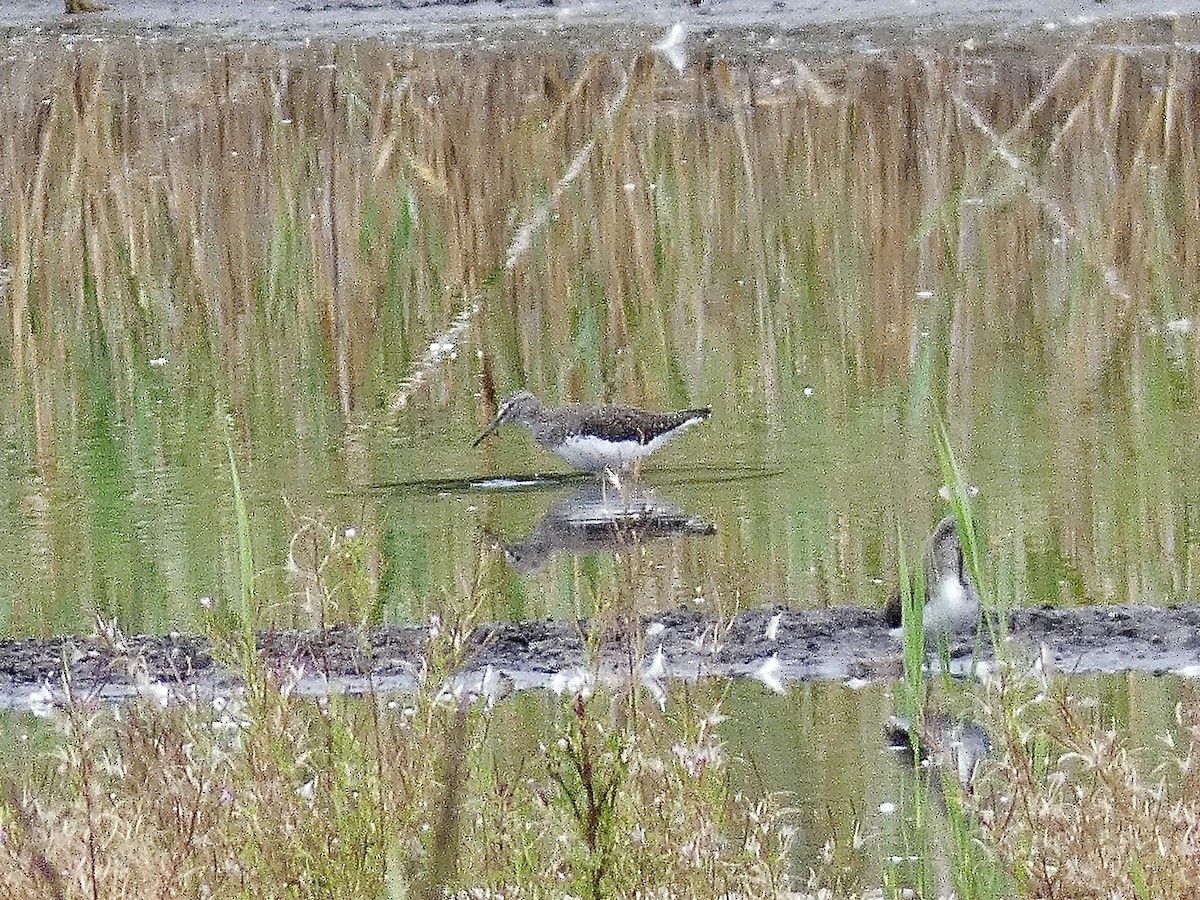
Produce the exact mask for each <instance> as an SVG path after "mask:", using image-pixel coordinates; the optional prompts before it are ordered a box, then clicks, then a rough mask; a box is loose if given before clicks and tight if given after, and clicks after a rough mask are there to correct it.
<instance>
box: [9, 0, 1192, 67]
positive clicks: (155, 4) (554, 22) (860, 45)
mask: <svg viewBox="0 0 1200 900" xmlns="http://www.w3.org/2000/svg"><path fill="white" fill-rule="evenodd" d="M107 2H108V4H109V5H110V6H111V7H112V8H111V9H109V10H107V11H105V12H100V13H89V14H87V15H83V16H65V15H63V12H62V10H63V4H62V2H61V0H10V2H8V3H6V4H4V5H3V8H0V28H4V27H9V28H13V29H35V30H38V31H41V32H46V33H48V34H52V35H53V34H61V35H62V37H63V39H64V40H66V39H69V38H70V36H72V35H75V36H78V37H80V38H82V39H84V40H93V39H96V38H101V39H103V38H105V37H113V36H120V35H139V36H143V37H149V38H153V39H160V38H161V39H167V40H175V39H177V40H182V41H189V42H196V41H241V40H250V41H271V42H279V43H285V44H287V43H293V44H299V43H304V42H307V41H311V40H321V41H344V40H351V41H357V40H382V41H385V42H388V43H400V44H420V45H423V46H426V47H438V46H453V47H464V48H465V47H474V48H478V49H483V50H496V49H503V48H512V47H514V46H519V47H522V48H523V49H525V50H526V51H528V50H535V49H536V50H547V49H552V48H557V49H573V50H577V51H585V52H586V51H590V50H596V49H606V50H619V49H641V48H644V47H646V46H648V45H650V44H653V43H654V42H656V41H658V40H659V39H660V38H661V37H662V36H663V35H662V34H661V32H662V31H663V30H664V29H667V28H671V27H672V26H674V25H676V24H678V25H681V26H682V27H683V28H684V29H685V32H686V34H687V37H686V38H685V39H683V40H682V41H681V43H680V48H681V49H682V50H684V51H688V52H693V53H694V52H697V51H699V50H700V49H702V48H704V47H706V46H707V47H708V48H709V49H710V50H711V49H714V47H715V49H717V50H719V51H720V52H729V53H741V52H750V53H754V54H762V53H777V52H787V53H801V54H805V53H820V54H828V53H833V52H841V51H867V52H870V51H871V50H873V49H881V48H888V47H902V46H908V45H912V44H918V45H936V44H942V43H945V42H947V41H949V42H953V43H962V42H965V41H970V42H971V46H975V45H979V44H988V43H1001V44H1004V45H1007V46H1016V47H1025V48H1029V49H1036V48H1037V47H1046V46H1047V45H1049V44H1054V43H1063V44H1072V43H1074V42H1076V41H1080V40H1084V41H1093V42H1099V43H1114V44H1121V45H1145V44H1151V45H1168V46H1169V45H1171V44H1178V43H1179V42H1181V41H1182V42H1191V41H1196V40H1197V39H1198V38H1197V21H1198V20H1197V18H1196V16H1195V13H1194V11H1190V10H1185V9H1184V8H1182V7H1178V8H1176V10H1174V11H1171V12H1164V11H1163V7H1162V5H1161V4H1159V3H1155V2H1152V0H1112V2H1105V3H1100V2H1093V0H1045V2H1031V0H988V2H983V3H979V2H970V0H922V2H913V0H834V2H829V0H801V2H788V3H781V2H779V0H660V2H656V3H653V4H646V3H638V2H632V0H504V2H494V0H476V2H472V0H298V2H297V0H293V2H287V3H269V4H268V3H236V4H230V3H222V2H217V0H200V2H195V3H189V4H186V5H184V6H182V7H181V5H180V4H178V3H175V2H164V0H107Z"/></svg>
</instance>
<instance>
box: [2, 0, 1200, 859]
mask: <svg viewBox="0 0 1200 900" xmlns="http://www.w3.org/2000/svg"><path fill="white" fill-rule="evenodd" d="M1172 28H1173V29H1174V30H1173V31H1172V32H1171V35H1170V39H1169V40H1166V41H1164V40H1160V39H1157V38H1156V39H1155V40H1154V41H1153V42H1152V43H1143V44H1139V43H1138V41H1137V40H1133V41H1128V40H1125V39H1124V37H1123V36H1122V34H1118V32H1121V28H1120V26H1119V24H1118V25H1117V26H1113V25H1112V23H1109V24H1108V25H1106V26H1105V30H1104V32H1103V34H1098V35H1096V36H1095V40H1094V41H1091V42H1089V41H1087V40H1084V41H1081V42H1079V43H1077V44H1074V45H1072V46H1067V47H1065V48H1064V46H1062V45H1057V44H1056V45H1053V49H1052V52H1051V51H1047V50H1046V48H1045V47H1044V46H1043V45H1040V44H1032V43H1025V44H1023V45H1022V46H1019V47H1017V48H1016V49H1013V48H1012V47H1011V46H1006V45H1003V44H1004V41H1003V40H999V39H998V40H997V41H996V42H995V43H994V44H988V45H984V46H973V45H971V46H962V45H960V44H959V43H958V41H957V39H956V40H955V41H950V42H948V43H946V44H945V45H940V44H938V45H937V46H938V47H941V49H936V48H935V44H936V42H930V44H929V45H926V44H924V43H922V44H921V45H920V46H916V47H914V46H911V45H904V46H899V47H894V48H892V47H889V48H888V49H885V50H882V51H881V49H880V47H879V46H878V45H872V46H859V47H858V48H857V49H854V48H853V47H851V48H850V49H842V48H839V49H838V50H837V51H836V52H828V53H822V52H819V50H818V48H814V47H812V46H807V45H806V46H804V47H803V48H801V49H800V50H797V49H796V48H795V47H790V48H789V47H787V46H779V45H767V46H766V48H765V49H764V47H763V46H762V45H761V44H760V45H758V46H757V47H756V48H755V49H754V50H753V51H751V50H741V51H733V50H731V51H730V52H728V53H726V52H723V51H722V50H720V49H712V48H711V47H708V46H706V42H704V41H701V40H699V39H696V38H692V39H690V40H689V42H688V43H687V48H688V52H689V60H690V61H689V62H688V64H687V65H686V67H685V68H684V69H683V71H682V72H678V71H676V70H675V68H674V67H673V66H672V65H671V64H670V61H669V59H668V58H667V56H665V55H663V54H661V53H660V54H658V55H655V54H653V53H647V54H643V55H640V56H639V55H637V53H636V51H638V50H643V51H644V50H646V49H647V45H648V44H649V40H646V41H642V42H641V43H640V44H637V45H636V46H632V48H631V47H630V46H626V47H623V48H622V47H616V48H610V49H609V50H606V51H603V52H600V53H596V54H593V53H592V52H591V49H590V48H591V45H590V44H586V43H585V45H584V46H582V47H581V46H571V45H569V44H564V45H562V46H558V47H557V49H555V50H552V51H548V52H544V53H540V54H530V53H528V52H521V53H518V52H515V51H513V50H512V49H511V48H508V49H501V50H498V51H495V52H489V51H487V50H480V51H471V52H462V51H460V50H440V49H434V48H431V47H430V46H426V45H423V44H421V43H417V44H416V45H406V44H405V43H403V42H402V40H401V39H397V38H395V36H393V37H392V38H390V39H389V40H388V41H387V42H384V41H378V40H365V41H362V42H359V43H351V42H338V43H334V42H319V41H318V42H314V43H313V44H312V45H311V46H301V45H297V44H294V43H290V42H286V41H283V42H280V43H277V44H276V43H271V42H270V41H262V40H259V39H254V40H242V39H240V38H236V37H235V38H229V36H228V35H224V36H222V35H218V36H217V37H216V38H215V39H213V40H208V39H205V38H203V36H201V38H200V39H196V38H195V37H194V36H193V38H191V39H189V40H186V41H184V40H182V39H181V38H179V36H178V35H172V34H169V33H168V34H163V35H157V36H156V35H155V34H154V33H145V34H143V33H129V32H125V31H118V33H116V34H109V35H105V34H100V35H96V36H95V39H94V40H93V39H88V40H80V39H79V38H78V37H77V36H76V37H71V36H64V35H62V34H60V33H54V32H41V33H28V32H25V31H8V32H3V33H2V41H3V43H2V44H0V83H3V84H5V85H7V86H8V88H9V89H7V90H5V91H3V92H0V121H5V122H14V123H16V125H15V126H14V127H13V128H12V129H11V131H10V132H9V133H8V134H6V135H2V136H0V273H2V274H0V284H2V285H3V286H2V287H0V296H2V297H3V305H4V309H5V311H6V315H5V316H4V318H3V321H2V322H0V346H3V348H4V352H3V353H2V354H0V375H2V376H3V386H2V387H0V440H2V441H3V453H2V457H0V459H2V462H0V525H2V527H3V528H4V530H5V533H6V534H7V535H8V536H9V539H8V540H7V541H5V542H3V543H2V544H0V625H2V630H3V632H4V634H5V635H6V636H10V637H20V636H49V635H55V634H79V633H86V632H87V631H89V630H90V628H91V624H92V621H93V618H94V617H95V616H97V615H98V616H101V617H103V618H105V619H112V618H115V619H116V620H117V621H118V623H119V624H120V627H121V628H123V629H124V630H125V631H127V632H131V633H132V632H154V633H165V632H167V631H170V630H172V629H178V630H186V631H190V630H194V629H196V628H198V627H200V626H201V625H202V624H204V623H205V622H207V621H208V617H209V616H211V615H213V610H214V609H216V610H217V611H218V612H219V611H220V610H221V609H227V608H230V607H232V606H233V605H235V604H236V602H237V598H238V597H239V596H240V593H241V584H240V574H239V570H240V564H239V556H238V552H239V551H238V542H237V512H236V507H235V502H234V490H233V480H232V477H231V470H230V451H229V450H227V442H228V446H229V447H230V448H231V449H232V457H233V460H234V463H235V465H236V467H237V471H238V475H239V477H240V481H241V484H242V486H243V489H244V491H245V493H246V501H247V505H248V519H249V527H250V537H251V542H252V548H253V555H254V559H253V571H254V588H255V598H256V604H255V617H256V624H258V625H259V626H260V627H263V628H267V627H283V628H286V627H309V626H313V625H316V624H329V623H335V622H342V621H348V622H355V623H366V624H375V623H405V622H423V621H426V620H427V619H428V617H429V616H430V614H431V613H433V612H436V611H438V610H441V609H442V608H444V607H445V606H446V605H447V604H448V603H452V602H453V601H454V599H455V598H462V597H466V596H480V597H482V602H483V603H484V608H483V611H482V616H483V618H484V619H491V620H502V619H508V618H513V619H532V618H553V619H559V620H568V621H573V620H575V619H578V618H585V617H591V616H593V615H595V614H596V613H597V611H598V610H603V609H612V608H619V609H628V610H635V611H637V612H638V613H640V614H649V613H653V612H655V611H658V610H666V609H670V608H672V607H675V606H679V605H688V606H700V607H702V608H704V609H706V610H711V611H712V612H713V613H714V615H719V616H723V617H727V616H731V615H733V614H734V613H736V612H737V611H738V610H742V609H746V608H750V607H759V606H766V605H772V604H778V605H782V606H795V607H803V608H817V607H823V606H829V605H860V606H864V607H869V608H877V607H880V606H882V604H883V602H884V600H885V598H886V597H887V595H888V593H889V591H890V590H891V586H892V584H893V583H894V580H895V572H896V569H897V558H898V556H899V550H900V546H901V544H903V546H904V548H905V551H906V553H907V554H908V555H909V556H910V558H911V556H912V555H913V554H915V553H916V552H917V548H918V547H919V546H920V544H921V542H922V541H923V540H924V539H925V537H926V536H927V534H928V532H929V530H930V528H931V527H932V525H933V523H934V522H936V521H937V520H938V519H939V518H940V517H941V516H942V515H944V512H945V507H944V503H943V501H942V500H940V499H939V496H938V489H939V487H940V486H941V485H942V483H943V480H944V479H943V474H942V471H941V468H940V466H939V463H938V459H937V455H936V450H935V446H936V442H935V434H936V431H937V428H938V426H939V423H941V422H944V423H945V424H946V427H947V431H948V434H949V438H950V443H951V446H952V448H953V450H954V453H955V454H956V456H957V459H958V461H959V464H960V465H961V467H962V469H963V472H964V475H965V477H966V479H967V480H968V481H969V482H970V483H971V484H972V485H975V486H977V487H978V488H979V496H978V498H977V499H976V501H975V504H976V506H975V509H976V513H975V515H976V521H977V522H979V523H980V525H981V528H982V531H983V534H984V536H985V540H986V547H987V550H988V562H987V564H986V571H985V573H984V580H985V582H986V587H987V591H988V593H989V595H990V596H991V597H993V598H995V600H996V602H998V603H1000V604H1001V605H1003V606H1005V607H1009V606H1019V605H1037V604H1088V603H1157V604H1164V603H1165V604H1171V603H1180V602H1187V601H1190V600H1191V599H1192V598H1193V597H1194V595H1195V589H1196V585H1195V581H1194V579H1195V578H1196V574H1195V573H1196V565H1195V562H1196V560H1197V559H1198V558H1200V532H1198V529H1197V526H1196V521H1195V510H1196V509H1197V508H1200V477H1197V476H1200V471H1198V468H1200V460H1198V459H1197V455H1196V451H1195V448H1196V447H1197V446H1198V441H1197V438H1198V437H1200V435H1198V434H1197V422H1200V417H1198V416H1197V412H1198V409H1197V406H1198V404H1200V393H1198V390H1197V387H1198V383H1197V375H1198V372H1197V365H1198V362H1200V356H1198V354H1197V343H1196V341H1197V338H1196V331H1195V328H1194V323H1195V322H1196V320H1197V316H1198V315H1200V311H1198V310H1197V303H1198V301H1200V293H1198V288H1197V281H1196V272H1197V271H1200V227H1198V223H1200V169H1198V168H1197V165H1196V160H1197V159H1198V158H1200V147H1198V146H1197V143H1198V142H1197V131H1196V127H1197V123H1198V122H1200V115H1197V114H1196V110H1197V105H1198V101H1200V56H1198V54H1197V49H1196V46H1195V45H1194V44H1188V43H1187V42H1186V41H1185V40H1183V39H1178V40H1177V39H1176V37H1175V36H1176V35H1182V36H1183V37H1186V36H1187V35H1188V34H1190V33H1193V32H1190V31H1188V29H1190V28H1194V23H1192V22H1190V20H1186V19H1182V20H1176V21H1175V22H1174V24H1173V26H1172ZM1131 31H1133V32H1135V33H1137V30H1136V29H1132V28H1131ZM261 37H262V35H258V38H261ZM657 37H658V35H655V38H656V39H657ZM1116 37H1122V40H1121V44H1122V46H1121V47H1120V48H1119V49H1118V48H1114V47H1112V46H1108V45H1109V44H1111V43H1114V42H1116ZM744 39H745V36H744V35H742V36H740V37H739V38H738V41H739V42H740V41H743V40H744ZM634 43H635V44H636V42H634ZM736 46H740V47H745V46H746V44H744V43H737V44H736ZM1039 51H1043V52H1039ZM522 387H524V388H529V389H532V390H535V391H537V392H539V393H540V394H541V395H542V396H543V397H545V398H546V399H547V400H548V401H551V402H558V401H565V400H583V399H600V400H605V401H622V402H629V403H636V404H638V405H643V406H646V407H651V408H677V407H687V406H695V405H700V404H712V406H713V408H714V415H713V418H712V420H711V421H710V422H709V423H707V424H706V425H704V426H702V427H698V428H696V429H693V430H692V431H691V432H689V433H688V434H687V435H685V436H683V437H681V438H680V439H679V440H678V441H676V442H675V443H673V444H671V445H670V446H669V447H668V448H667V449H664V450H663V451H662V452H661V453H660V454H659V455H658V456H656V457H655V458H654V460H653V463H652V464H651V465H650V466H648V467H647V470H646V472H645V475H644V480H645V482H646V483H647V484H648V485H649V486H651V487H653V488H654V489H655V490H656V491H657V493H658V495H659V497H660V498H661V500H662V502H663V503H664V504H669V505H670V506H671V507H672V508H673V509H675V510H677V511H678V514H679V516H680V517H682V518H683V519H693V520H695V521H697V522H703V523H705V524H706V525H710V526H711V529H709V528H705V529H700V528H695V529H693V533H690V534H682V535H681V534H674V535H667V536H660V537H657V538H656V539H653V540H642V541H637V542H634V543H632V544H631V545H630V546H629V547H627V548H626V549H625V550H624V551H623V552H619V553H618V552H612V551H605V552H602V553H598V554H592V553H589V554H587V555H579V554H577V553H573V552H571V548H569V547H562V548H552V549H551V551H550V552H544V553H541V551H539V553H541V555H540V556H539V558H538V559H537V560H536V562H537V563H538V564H537V565H536V566H533V565H528V566H524V565H522V566H517V567H514V566H512V565H510V564H509V561H508V559H506V557H505V554H504V553H503V548H504V547H506V546H507V547H509V549H510V554H509V556H510V557H511V556H512V553H511V548H512V547H513V546H515V545H524V547H525V549H526V550H528V549H529V547H530V541H531V539H532V536H534V535H536V534H538V531H537V529H538V523H539V522H540V521H542V520H543V517H545V516H546V515H547V513H549V512H551V511H552V510H553V509H554V508H555V507H556V504H562V503H563V502H565V501H567V500H569V498H570V496H571V494H572V492H573V491H576V490H577V489H579V488H580V487H582V486H584V485H585V484H586V480H583V481H581V480H580V479H578V478H574V477H565V476H566V474H567V473H566V469H565V467H564V466H562V465H561V464H560V463H558V462H557V461H556V460H554V459H553V458H551V457H548V456H546V455H544V454H543V453H542V452H541V451H540V450H539V449H538V448H537V447H536V446H535V445H533V443H532V442H531V441H530V440H529V439H528V437H527V436H526V435H524V434H523V433H522V432H521V431H520V430H518V429H511V428H510V429H504V430H502V431H501V433H500V434H499V435H498V436H497V437H496V438H494V439H492V440H490V441H488V442H486V443H485V444H483V445H481V447H480V448H478V449H472V448H471V441H472V440H473V439H474V438H475V436H476V435H477V434H478V433H479V430H480V428H481V427H482V426H483V425H484V424H485V423H486V421H487V419H488V417H489V416H490V415H491V413H492V412H493V410H492V407H491V399H492V397H493V395H495V394H503V393H505V392H507V391H510V390H515V389H517V388H522ZM709 531H711V533H708V532H709ZM544 532H545V528H543V532H542V533H544ZM331 541H338V542H340V543H339V546H340V547H342V548H343V551H344V555H343V556H339V557H338V558H337V565H338V566H341V567H342V568H341V569H339V568H337V567H336V566H335V567H334V568H333V569H327V570H324V571H325V572H326V573H327V575H326V577H328V578H330V579H334V580H335V581H336V584H337V586H338V590H337V591H336V594H335V599H333V600H330V598H329V597H328V596H327V595H322V594H321V592H320V590H318V589H316V587H315V586H314V580H313V573H314V572H315V571H316V570H317V568H318V567H319V564H320V561H321V560H322V559H323V557H324V554H325V553H326V548H327V547H329V546H330V542H331ZM524 558H525V559H526V560H527V561H528V559H529V553H525V554H524ZM728 690H729V691H730V706H731V708H732V709H731V712H733V713H734V714H733V715H732V716H731V720H730V722H729V723H728V725H727V726H726V733H727V735H728V738H729V740H730V742H731V746H732V747H733V749H734V751H735V752H738V753H744V754H745V755H746V756H747V757H749V758H752V759H753V760H754V761H755V763H756V765H757V766H758V767H759V770H760V772H762V773H766V774H765V776H764V777H765V781H766V783H767V786H768V787H770V788H785V789H789V790H796V792H797V794H798V796H800V797H802V798H804V799H803V802H802V804H801V805H802V807H803V815H804V816H805V817H807V819H806V821H808V822H811V823H816V822H817V820H818V818H819V817H820V816H821V815H823V814H824V811H826V810H829V809H832V810H834V812H833V813H832V814H831V815H832V816H833V818H834V819H835V820H836V824H837V827H844V826H845V823H848V822H849V821H850V818H851V815H852V814H855V813H859V812H861V811H862V810H864V809H867V810H870V809H878V807H879V805H880V804H882V803H885V802H888V801H889V800H891V799H894V789H895V784H894V781H893V782H890V783H889V784H888V785H886V786H884V787H880V786H879V783H877V782H876V781H875V780H874V779H875V777H876V775H877V774H878V773H877V770H876V766H875V759H876V756H877V755H878V754H879V753H882V752H883V751H882V750H881V749H880V748H881V743H882V742H881V739H880V729H881V727H882V723H883V720H884V719H885V718H886V715H887V713H888V712H889V711H890V706H889V704H890V695H889V693H888V691H887V689H886V688H884V687H880V686H876V687H873V688H870V689H868V690H866V691H853V690H851V689H850V688H847V687H844V686H841V685H817V686H808V687H803V688H797V689H795V690H794V691H793V693H791V694H790V695H789V696H787V697H785V698H775V697H774V696H772V695H770V694H768V693H767V692H766V690H765V688H762V687H761V686H759V685H756V684H753V683H749V684H743V683H737V684H735V685H734V686H732V687H730V688H728ZM1096 690H1097V691H1098V692H1100V693H1103V694H1105V695H1106V697H1108V698H1109V699H1110V701H1111V705H1112V708H1113V709H1114V710H1115V711H1116V712H1114V719H1115V720H1117V721H1118V722H1119V723H1120V724H1121V725H1122V726H1126V727H1129V728H1130V729H1131V730H1133V731H1134V733H1137V734H1141V735H1145V736H1147V740H1149V736H1150V735H1155V734H1158V733H1160V732H1162V731H1164V730H1166V729H1168V728H1169V727H1170V724H1171V712H1172V710H1173V708H1174V704H1175V703H1176V702H1177V701H1178V700H1179V699H1180V697H1181V695H1184V694H1186V693H1188V692H1189V691H1190V690H1191V685H1190V683H1189V682H1186V681H1180V680H1178V679H1159V680H1153V679H1147V678H1145V677H1144V676H1140V675H1139V676H1117V677H1113V678H1111V679H1108V680H1101V681H1098V682H1097V688H1096ZM1147 696H1149V697H1150V701H1147V700H1146V697H1147ZM523 702H534V701H523ZM1122 710H1123V711H1124V712H1123V713H1122V712H1121V711H1122ZM798 748H799V749H798ZM881 777H882V776H881ZM870 823H871V824H870V826H869V827H871V828H875V829H881V830H882V831H886V830H887V827H888V826H887V824H886V820H885V819H880V818H872V819H871V820H870ZM826 833H827V830H826V831H822V830H821V828H819V827H818V826H817V825H816V824H813V825H812V827H811V830H810V831H808V832H806V834H805V836H804V838H803V840H802V848H803V853H802V855H801V860H802V861H811V860H812V859H815V857H816V855H817V851H818V850H819V848H820V846H821V844H822V843H823V840H824V838H823V835H824V834H826ZM881 852H882V850H881ZM802 864H803V863H802Z"/></svg>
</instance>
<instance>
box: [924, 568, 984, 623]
mask: <svg viewBox="0 0 1200 900" xmlns="http://www.w3.org/2000/svg"><path fill="white" fill-rule="evenodd" d="M978 615H979V602H978V600H977V599H976V598H975V597H974V595H973V594H972V593H970V592H968V591H967V589H966V587H965V586H964V585H963V583H962V582H961V581H959V580H958V579H957V578H943V579H941V580H940V581H938V583H937V585H936V586H935V587H934V590H933V591H932V592H931V596H930V597H929V601H928V602H927V603H926V604H925V615H924V624H925V630H926V631H932V632H947V631H958V630H960V629H963V628H965V627H970V626H972V625H974V623H975V620H976V619H977V617H978Z"/></svg>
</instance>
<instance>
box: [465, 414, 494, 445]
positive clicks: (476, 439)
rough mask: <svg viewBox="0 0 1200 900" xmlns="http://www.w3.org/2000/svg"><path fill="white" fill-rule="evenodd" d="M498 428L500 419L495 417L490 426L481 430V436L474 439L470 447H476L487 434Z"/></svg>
mask: <svg viewBox="0 0 1200 900" xmlns="http://www.w3.org/2000/svg"><path fill="white" fill-rule="evenodd" d="M499 427H500V417H499V416H496V418H494V419H492V424H491V425H489V426H488V427H487V428H485V429H484V430H483V434H481V435H480V436H479V437H477V438H475V443H473V444H471V446H472V447H478V446H479V444H480V442H481V441H482V440H483V439H484V438H485V437H487V436H488V435H489V434H491V433H492V432H493V431H495V430H496V429H497V428H499Z"/></svg>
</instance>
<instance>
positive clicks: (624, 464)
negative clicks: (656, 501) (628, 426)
mask: <svg viewBox="0 0 1200 900" xmlns="http://www.w3.org/2000/svg"><path fill="white" fill-rule="evenodd" d="M667 437H668V435H660V436H659V437H656V438H655V439H654V440H652V441H649V442H648V443H645V444H640V443H638V442H637V441H606V440H605V439H604V438H599V437H596V436H595V435H590V434H576V435H571V436H570V437H568V438H567V439H566V440H564V441H563V442H562V443H561V444H560V445H559V446H558V447H557V448H556V449H555V451H554V452H555V453H557V454H558V456H559V457H560V458H562V459H563V460H565V461H566V462H567V463H569V464H570V465H572V466H574V467H575V468H577V469H583V470H585V471H587V472H603V471H604V470H605V469H613V470H616V469H626V468H628V467H629V466H631V465H633V463H635V462H636V461H637V460H639V459H644V458H645V457H647V456H649V455H650V454H651V453H653V452H654V451H655V450H657V449H658V448H659V447H661V446H662V445H663V444H665V443H666V441H667Z"/></svg>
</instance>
